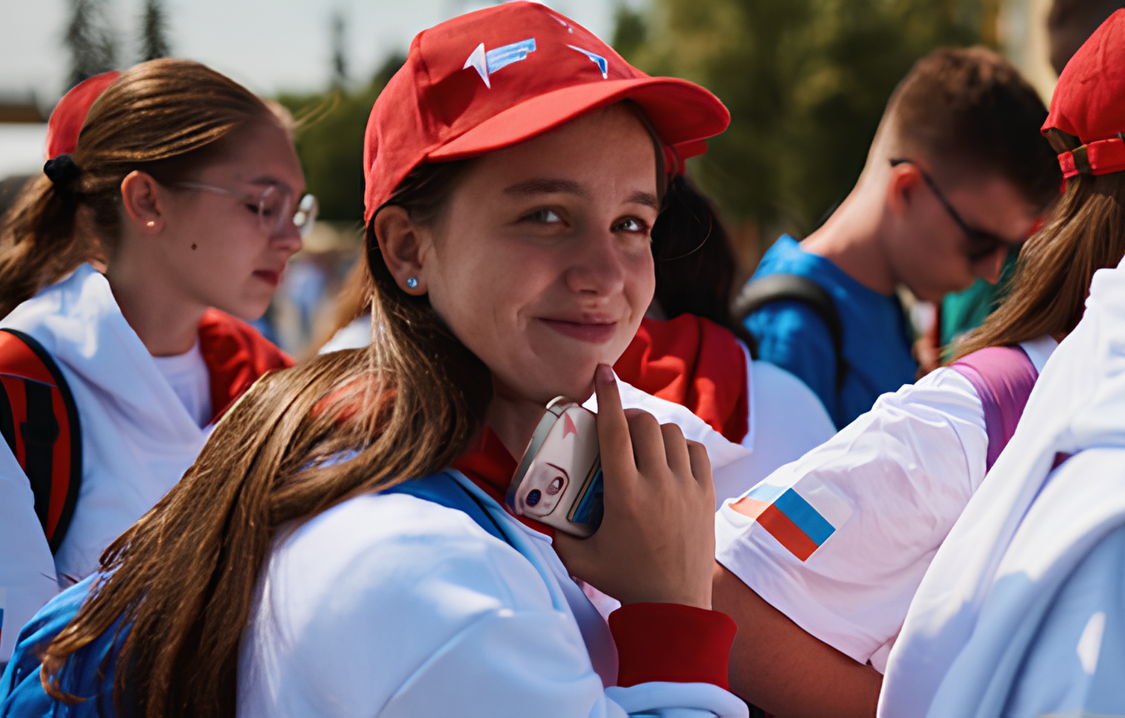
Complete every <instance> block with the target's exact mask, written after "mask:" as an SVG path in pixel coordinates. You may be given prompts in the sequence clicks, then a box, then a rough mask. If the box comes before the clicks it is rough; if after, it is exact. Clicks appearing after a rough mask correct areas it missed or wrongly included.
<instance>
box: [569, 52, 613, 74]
mask: <svg viewBox="0 0 1125 718" xmlns="http://www.w3.org/2000/svg"><path fill="white" fill-rule="evenodd" d="M567 47H569V48H570V49H571V50H577V51H578V52H580V53H582V54H583V55H585V56H586V57H588V58H590V62H592V63H594V64H595V65H597V66H598V69H599V70H601V71H602V79H603V80H608V79H609V62H608V61H607V60H606V59H605V58H604V57H602V56H601V55H595V54H594V53H592V52H590V51H589V50H583V49H582V48H580V47H575V46H574V45H567Z"/></svg>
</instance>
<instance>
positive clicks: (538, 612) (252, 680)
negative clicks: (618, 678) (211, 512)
mask: <svg viewBox="0 0 1125 718" xmlns="http://www.w3.org/2000/svg"><path fill="white" fill-rule="evenodd" d="M509 528H510V529H511V530H512V531H518V530H519V529H518V525H517V524H515V523H514V522H509V524H508V527H506V529H505V530H509ZM537 543H542V545H543V547H542V548H541V549H536V550H540V551H547V552H549V551H551V549H550V546H549V545H548V544H547V543H546V541H542V542H537ZM522 550H523V549H521V551H522ZM544 558H546V557H545V556H544V555H540V556H539V558H536V557H535V556H533V557H532V558H531V559H529V558H528V557H525V556H524V555H523V554H522V553H521V552H519V551H517V550H515V549H514V548H512V547H511V546H509V545H507V544H505V543H503V542H501V541H499V540H497V539H494V538H492V537H491V536H488V535H487V534H485V533H484V531H483V530H481V529H480V528H479V527H478V526H477V525H476V524H475V523H473V521H472V520H471V519H470V518H469V517H468V516H466V515H465V514H463V513H461V512H459V511H456V510H452V509H447V508H443V507H440V506H437V505H435V504H432V503H429V502H427V501H423V500H421V499H417V498H415V497H411V496H403V495H398V496H394V495H391V496H364V497H360V498H357V499H353V500H350V501H347V502H345V503H343V504H341V505H339V506H337V507H335V508H333V509H330V510H329V511H327V512H325V513H323V514H321V515H320V516H318V517H316V518H315V519H313V520H312V521H310V522H309V523H307V524H305V525H304V526H302V527H301V528H299V529H297V531H296V532H295V533H294V534H293V535H291V536H289V537H288V538H286V539H284V540H283V541H282V542H281V543H280V544H278V545H277V546H275V549H274V551H273V553H272V555H271V557H270V559H269V561H268V563H267V566H266V569H265V575H264V577H263V581H262V582H261V583H260V587H259V598H260V602H259V604H258V607H257V609H256V611H255V613H254V615H253V616H252V620H251V622H250V624H249V626H248V629H247V633H246V637H245V638H244V639H243V648H242V654H241V658H240V660H241V666H240V674H239V714H240V715H243V716H376V715H378V716H384V717H386V718H391V717H397V716H420V715H457V716H482V717H483V716H488V717H490V718H491V717H495V716H532V715H533V716H541V717H544V718H552V717H555V716H558V717H559V718H562V717H563V716H576V717H577V716H583V717H585V716H625V715H628V714H629V712H630V711H632V712H640V713H644V714H646V715H657V716H662V715H667V716H671V715H675V716H685V717H687V716H698V717H699V718H707V717H710V716H741V715H745V710H746V709H745V705H744V704H743V703H742V702H741V701H739V700H738V699H737V698H735V697H734V696H733V695H731V694H730V693H728V692H727V691H725V690H724V689H722V688H720V687H718V686H716V685H710V684H705V683H642V684H639V685H634V686H632V687H628V688H610V689H606V688H605V687H604V686H603V679H602V677H601V676H600V675H599V674H598V673H597V672H596V671H595V670H594V667H593V663H592V662H591V657H590V653H589V650H590V649H589V648H588V647H587V643H586V642H585V641H584V638H583V632H582V630H580V628H579V625H578V623H577V621H576V619H575V614H574V613H573V612H572V610H571V608H570V606H569V605H568V604H567V600H568V599H567V595H564V592H563V591H561V590H559V586H558V585H557V583H553V582H555V580H556V579H554V578H552V575H553V574H551V573H550V572H549V571H547V572H546V573H545V572H544V570H543V566H545V565H547V564H548V563H549V562H548V561H546V560H540V559H544ZM533 560H534V561H535V563H533ZM537 566H538V567H537ZM566 580H569V579H566ZM569 595H571V596H573V595H578V596H581V593H580V592H579V591H571V592H569ZM582 600H585V599H584V597H583V598H582ZM589 613H590V615H593V616H594V618H595V619H596V620H597V621H598V622H599V623H598V625H599V626H600V628H601V630H602V631H603V632H605V631H607V629H606V627H605V625H604V623H602V622H601V619H600V618H599V617H597V614H596V613H594V612H593V611H589ZM728 649H729V643H728ZM724 665H725V664H724Z"/></svg>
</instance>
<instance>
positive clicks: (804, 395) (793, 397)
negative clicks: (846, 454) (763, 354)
mask: <svg viewBox="0 0 1125 718" xmlns="http://www.w3.org/2000/svg"><path fill="white" fill-rule="evenodd" d="M751 372H752V386H753V387H754V388H753V393H754V402H755V404H756V405H757V408H758V410H759V411H760V412H761V415H762V417H763V419H764V420H765V421H767V422H775V421H777V420H780V419H782V418H785V419H788V420H790V423H792V422H794V421H796V422H797V423H798V424H800V425H801V426H803V427H804V429H805V430H806V431H808V430H814V429H815V432H814V433H823V434H824V436H823V438H824V439H828V438H829V437H831V436H832V435H833V434H835V433H836V429H835V426H834V425H833V424H832V420H831V419H830V418H829V416H828V412H827V410H825V408H824V404H823V403H822V402H821V401H820V398H819V397H817V395H816V393H815V392H813V390H812V389H810V388H809V387H808V385H807V384H805V382H803V381H801V379H799V378H798V377H797V376H796V375H794V374H793V373H792V372H790V371H787V370H785V369H783V368H781V367H779V366H777V365H776V364H774V363H772V362H769V361H765V360H755V361H754V362H752V363H751Z"/></svg>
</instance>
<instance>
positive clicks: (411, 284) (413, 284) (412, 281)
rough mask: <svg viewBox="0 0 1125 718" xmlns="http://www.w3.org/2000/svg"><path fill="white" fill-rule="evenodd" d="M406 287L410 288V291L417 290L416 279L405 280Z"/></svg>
mask: <svg viewBox="0 0 1125 718" xmlns="http://www.w3.org/2000/svg"><path fill="white" fill-rule="evenodd" d="M406 286H408V287H410V288H411V289H417V288H418V278H417V277H411V278H409V279H407V280H406Z"/></svg>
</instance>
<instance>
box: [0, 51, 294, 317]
mask: <svg viewBox="0 0 1125 718" xmlns="http://www.w3.org/2000/svg"><path fill="white" fill-rule="evenodd" d="M272 117H273V113H271V111H270V110H269V108H268V107H267V106H266V105H265V104H264V103H263V102H262V101H261V100H260V99H258V98H257V97H256V96H255V95H254V94H253V93H252V92H250V91H249V90H247V89H246V88H244V87H242V86H241V85H239V84H238V83H236V82H234V81H233V80H230V79H229V78H227V77H224V76H223V75H220V74H219V73H217V72H215V71H214V70H211V69H209V68H207V67H205V66H203V65H200V64H199V63H197V62H190V61H187V60H169V59H161V60H152V61H150V62H144V63H141V64H139V65H137V66H136V67H134V68H132V69H130V70H127V71H126V72H124V73H122V75H121V77H119V78H118V79H117V80H116V81H114V82H113V83H112V84H111V85H110V86H109V87H108V88H107V89H106V90H105V92H104V93H103V94H102V96H101V97H99V98H98V100H97V101H96V102H95V103H94V105H93V107H91V108H90V112H89V115H88V116H87V118H86V122H85V124H84V125H83V127H82V132H81V134H80V135H79V138H78V145H77V148H76V149H75V151H74V154H73V155H72V156H71V157H72V160H73V162H74V164H75V165H76V166H77V167H78V172H77V174H76V175H75V176H74V177H73V178H70V179H69V181H65V182H63V183H61V184H56V183H54V182H52V181H51V180H50V179H48V178H47V176H46V175H44V174H40V175H39V176H38V177H36V178H35V179H34V180H33V181H31V182H30V183H28V186H27V187H26V188H25V189H24V191H23V192H22V193H21V195H20V197H19V198H18V199H17V200H16V203H15V205H14V206H13V207H12V209H11V211H10V212H9V213H8V214H7V215H6V218H5V219H6V221H5V223H4V226H3V227H2V228H0V277H3V278H4V280H3V281H2V282H0V317H3V316H6V315H7V314H8V313H9V312H11V311H12V309H14V308H15V307H16V306H17V305H19V304H20V303H21V302H23V301H24V300H26V299H28V298H30V297H31V296H32V295H34V294H35V293H36V292H37V291H39V289H41V288H43V287H44V286H47V285H48V284H52V283H54V282H56V281H58V280H59V279H61V278H62V277H63V276H65V275H66V274H68V273H69V272H71V271H73V270H74V269H75V268H76V267H77V266H78V265H79V264H81V263H82V262H86V261H92V260H93V261H101V262H105V261H107V260H109V259H110V257H111V256H112V254H113V251H114V249H115V245H116V242H117V239H118V237H119V234H120V229H121V228H120V212H121V202H120V198H121V181H122V180H123V179H124V178H125V176H126V175H128V174H129V173H130V172H132V171H133V170H142V171H145V172H147V173H149V174H151V175H152V176H153V177H154V178H156V180H157V181H159V182H162V183H168V182H171V181H174V180H176V179H180V178H182V177H184V176H187V175H188V174H190V173H191V172H192V171H193V170H195V169H196V168H197V167H199V166H200V165H203V164H206V163H207V162H208V161H210V160H211V159H212V154H213V153H214V152H215V151H216V150H217V148H218V145H217V143H218V141H219V140H221V139H222V138H223V137H225V136H227V135H228V134H230V133H231V132H232V131H233V130H235V129H238V128H239V127H242V126H245V125H247V124H250V123H252V122H255V121H261V120H263V119H266V118H272ZM271 121H275V122H276V120H271ZM80 208H86V209H87V210H88V211H87V212H80ZM80 215H81V216H83V217H88V221H82V222H80V221H79V216H80ZM80 225H81V226H80Z"/></svg>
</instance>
